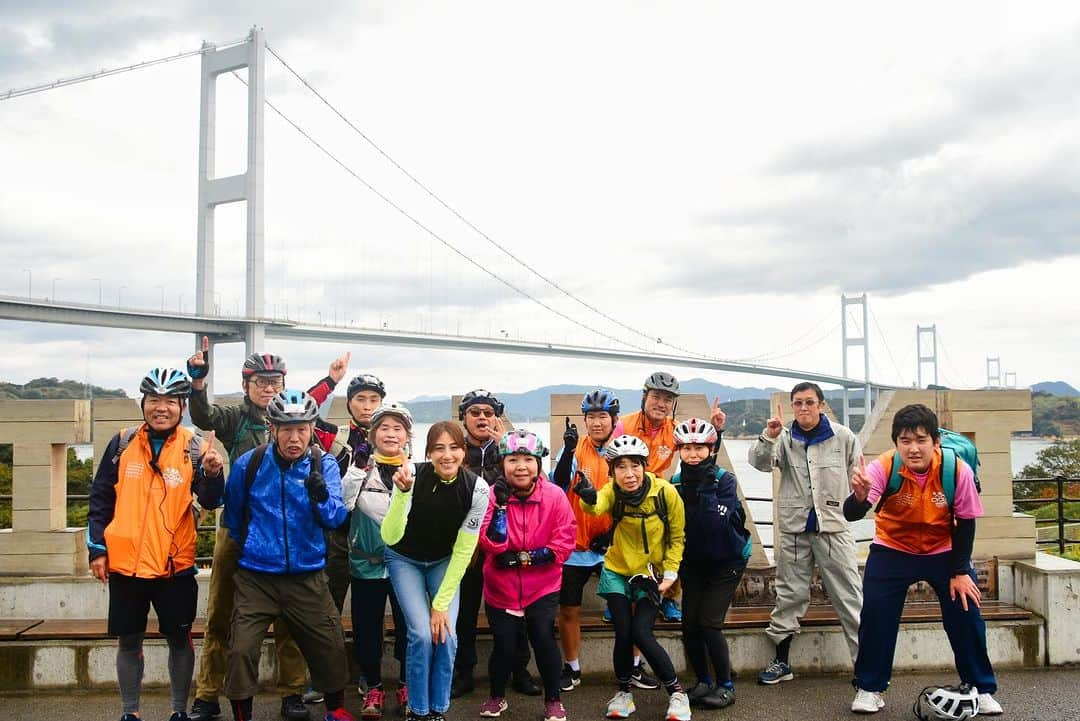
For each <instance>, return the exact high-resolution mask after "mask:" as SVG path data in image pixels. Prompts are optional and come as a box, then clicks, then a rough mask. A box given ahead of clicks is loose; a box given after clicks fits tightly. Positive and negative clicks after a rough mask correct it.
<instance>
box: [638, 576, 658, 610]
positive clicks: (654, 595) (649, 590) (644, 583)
mask: <svg viewBox="0 0 1080 721" xmlns="http://www.w3.org/2000/svg"><path fill="white" fill-rule="evenodd" d="M635 591H640V592H641V593H643V594H645V599H644V600H646V601H648V602H649V603H651V604H652V605H654V606H656V607H657V608H660V604H661V602H662V600H663V599H661V597H660V586H659V585H658V584H657V583H656V579H655V578H653V577H652V576H650V575H648V574H645V573H639V574H637V575H635V576H631V578H630V597H631V598H633V597H634V596H636V595H637V594H636V593H635Z"/></svg>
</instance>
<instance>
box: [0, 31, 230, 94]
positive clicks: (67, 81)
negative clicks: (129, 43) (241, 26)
mask: <svg viewBox="0 0 1080 721" xmlns="http://www.w3.org/2000/svg"><path fill="white" fill-rule="evenodd" d="M243 42H247V38H246V37H245V38H241V39H240V40H232V41H229V42H227V43H217V44H213V45H211V44H204V45H203V46H202V47H201V48H199V49H197V50H188V51H187V52H183V53H177V54H176V55H166V56H165V57H161V58H154V59H153V60H143V61H142V62H138V63H132V64H131V65H124V66H122V67H118V68H108V69H103V70H98V71H96V72H93V73H85V74H83V75H75V76H73V77H70V78H61V79H59V80H54V81H52V82H50V83H41V84H40V85H33V86H31V87H28V88H18V89H15V90H8V91H7V92H6V93H2V94H0V100H11V99H12V98H21V97H22V96H24V95H33V94H34V93H41V92H44V91H46V90H55V89H56V88H64V87H67V86H68V85H78V84H79V83H86V82H89V81H91V80H98V79H100V78H107V77H109V76H110V75H119V74H121V73H127V72H131V71H132V70H142V69H143V68H150V67H153V66H155V65H163V64H164V63H171V62H172V61H174V60H183V59H184V58H190V57H192V56H193V55H202V54H203V53H205V52H207V51H210V50H220V49H221V48H226V47H229V46H231V45H239V44H240V43H243Z"/></svg>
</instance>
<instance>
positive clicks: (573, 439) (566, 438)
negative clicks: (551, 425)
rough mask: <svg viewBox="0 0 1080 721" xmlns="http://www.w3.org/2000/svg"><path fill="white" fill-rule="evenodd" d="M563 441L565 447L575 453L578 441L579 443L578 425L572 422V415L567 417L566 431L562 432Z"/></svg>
mask: <svg viewBox="0 0 1080 721" xmlns="http://www.w3.org/2000/svg"><path fill="white" fill-rule="evenodd" d="M562 442H563V448H568V449H570V450H569V452H570V453H573V452H574V449H575V448H577V443H578V433H577V426H576V425H575V424H573V423H571V422H570V416H567V417H566V431H564V432H563V434H562ZM566 452H567V451H563V453H566Z"/></svg>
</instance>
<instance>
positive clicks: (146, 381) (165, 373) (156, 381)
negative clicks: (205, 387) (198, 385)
mask: <svg viewBox="0 0 1080 721" xmlns="http://www.w3.org/2000/svg"><path fill="white" fill-rule="evenodd" d="M139 392H140V393H142V394H143V395H144V396H184V397H186V396H187V395H188V394H190V393H191V380H190V379H189V378H188V377H187V374H186V373H184V371H181V370H177V369H176V368H151V369H150V371H149V372H148V373H147V374H146V375H145V376H143V379H142V382H141V383H140V384H139Z"/></svg>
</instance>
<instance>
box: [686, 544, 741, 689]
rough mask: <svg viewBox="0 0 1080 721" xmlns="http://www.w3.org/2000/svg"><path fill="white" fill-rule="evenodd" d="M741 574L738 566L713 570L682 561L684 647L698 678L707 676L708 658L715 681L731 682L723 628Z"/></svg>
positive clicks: (701, 678)
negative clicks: (714, 674)
mask: <svg viewBox="0 0 1080 721" xmlns="http://www.w3.org/2000/svg"><path fill="white" fill-rule="evenodd" d="M742 575H743V569H741V568H737V569H712V568H709V567H708V566H707V565H701V564H693V563H687V562H685V561H684V562H683V565H682V567H681V568H680V569H679V577H680V578H681V579H682V587H683V620H682V631H683V633H682V636H683V648H685V649H686V657H687V659H688V660H689V661H690V667H691V668H693V669H694V673H695V674H697V677H698V680H699V681H700V680H704V679H706V678H708V677H709V676H710V674H709V661H710V660H711V661H712V665H713V669H715V671H716V682H717V683H725V682H728V681H731V656H730V653H729V651H728V644H727V639H725V638H724V632H723V631H722V629H723V627H724V617H725V616H727V611H728V607H729V606H730V605H731V599H732V598H734V596H735V591H736V590H737V589H738V587H739V582H740V580H741V579H742Z"/></svg>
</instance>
